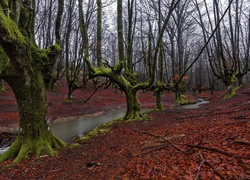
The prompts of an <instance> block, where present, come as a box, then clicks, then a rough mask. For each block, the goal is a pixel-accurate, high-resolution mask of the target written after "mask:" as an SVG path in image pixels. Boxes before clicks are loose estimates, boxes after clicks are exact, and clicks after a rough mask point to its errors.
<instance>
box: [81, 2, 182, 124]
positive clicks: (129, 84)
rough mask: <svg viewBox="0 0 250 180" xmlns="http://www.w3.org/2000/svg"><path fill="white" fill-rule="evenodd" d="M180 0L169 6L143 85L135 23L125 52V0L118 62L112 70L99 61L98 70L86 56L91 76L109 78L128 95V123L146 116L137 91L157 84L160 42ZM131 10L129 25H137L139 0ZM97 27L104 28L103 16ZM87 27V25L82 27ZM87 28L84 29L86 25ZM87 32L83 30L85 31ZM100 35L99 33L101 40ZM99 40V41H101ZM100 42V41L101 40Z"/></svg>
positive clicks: (119, 27) (120, 15)
mask: <svg viewBox="0 0 250 180" xmlns="http://www.w3.org/2000/svg"><path fill="white" fill-rule="evenodd" d="M178 2H179V1H175V0H173V1H171V3H169V11H168V14H167V16H166V18H165V19H164V21H163V23H162V25H161V27H160V31H159V32H160V33H159V36H158V38H157V43H156V48H155V51H154V55H153V63H152V66H151V67H150V69H151V72H152V74H151V76H150V77H149V78H148V80H147V81H146V82H143V83H139V82H138V74H137V73H136V72H135V70H134V67H133V65H132V63H131V61H132V59H131V58H132V54H131V52H132V50H131V48H132V47H131V44H130V43H132V42H133V29H134V28H132V27H134V26H133V25H132V24H130V25H128V27H129V28H128V32H127V34H128V36H127V38H128V41H127V42H129V44H128V45H129V48H127V50H128V51H127V54H126V55H125V50H124V42H125V40H124V28H123V1H122V0H118V1H117V34H118V52H119V55H118V56H119V57H118V63H117V64H116V65H115V66H110V65H108V67H105V66H104V64H103V62H102V59H101V58H98V59H97V61H98V62H97V64H98V67H94V66H93V64H92V63H91V61H90V60H89V59H88V58H87V57H86V56H85V60H86V62H87V64H88V67H89V69H90V72H91V74H90V75H91V77H92V78H93V77H98V76H102V77H107V78H109V79H110V80H111V81H112V82H114V83H116V84H117V85H118V86H119V88H120V89H121V90H122V91H123V92H124V94H125V96H126V101H127V112H126V114H125V116H124V117H123V119H124V120H129V119H140V118H141V117H142V113H141V107H140V102H139V100H138V97H137V92H138V91H139V90H141V89H146V88H148V87H149V86H150V85H152V84H153V82H154V78H155V67H156V62H157V59H158V52H159V48H160V44H161V43H160V42H161V40H162V38H163V34H164V31H165V28H166V26H167V23H168V21H169V18H170V15H171V13H172V11H173V9H174V8H175V6H176V4H177V3H178ZM81 4H82V1H81V0H79V5H81ZM97 5H98V10H97V11H98V12H97V14H101V13H102V8H101V7H102V5H101V1H100V0H97ZM128 7H129V11H128V12H129V14H130V15H129V16H128V18H129V19H128V22H131V23H132V22H134V23H135V21H131V19H130V18H134V16H132V14H131V13H132V11H131V10H132V9H133V8H135V7H136V1H134V0H132V1H128ZM81 9H82V7H79V10H80V11H81ZM79 14H81V15H83V13H82V12H79ZM97 17H98V19H97V23H98V24H97V28H101V26H100V24H101V20H102V19H101V16H99V15H98V16H97ZM80 19H81V20H82V19H84V18H83V17H80ZM82 26H83V24H82ZM83 27H84V26H83ZM82 29H83V28H82ZM97 32H98V33H100V32H102V31H101V30H100V29H99V30H97ZM84 34H85V35H86V34H87V33H86V31H85V32H83V36H82V37H84ZM99 35H100V34H97V37H98V36H99ZM97 41H98V39H97ZM99 41H100V39H99ZM97 45H98V47H99V46H100V45H101V43H100V42H97Z"/></svg>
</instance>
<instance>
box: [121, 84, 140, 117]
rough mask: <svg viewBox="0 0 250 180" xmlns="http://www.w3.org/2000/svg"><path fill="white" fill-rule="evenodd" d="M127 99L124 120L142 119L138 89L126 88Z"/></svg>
mask: <svg viewBox="0 0 250 180" xmlns="http://www.w3.org/2000/svg"><path fill="white" fill-rule="evenodd" d="M125 95H126V100H127V112H126V114H125V116H124V117H123V119H124V120H133V119H136V120H137V119H140V118H141V117H143V116H142V114H141V105H140V102H139V100H138V96H137V90H133V89H132V88H127V89H126V90H125Z"/></svg>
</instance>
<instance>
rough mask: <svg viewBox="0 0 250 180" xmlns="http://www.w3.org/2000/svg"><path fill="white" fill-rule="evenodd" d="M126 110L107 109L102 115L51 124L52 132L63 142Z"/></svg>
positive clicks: (112, 118)
mask: <svg viewBox="0 0 250 180" xmlns="http://www.w3.org/2000/svg"><path fill="white" fill-rule="evenodd" d="M125 113H126V110H125V109H123V110H114V111H109V112H107V113H106V114H104V115H102V116H96V117H85V118H78V119H75V120H71V121H65V122H62V123H56V124H52V125H51V128H52V132H53V134H54V135H55V136H56V137H58V138H60V139H61V140H63V141H65V142H69V141H70V140H71V139H72V138H73V137H75V136H81V135H82V134H83V133H86V132H88V131H90V130H92V129H93V128H95V127H97V126H100V125H102V124H104V123H106V122H109V121H112V120H114V119H117V118H120V117H122V116H123V115H125Z"/></svg>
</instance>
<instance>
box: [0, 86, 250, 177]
mask: <svg viewBox="0 0 250 180" xmlns="http://www.w3.org/2000/svg"><path fill="white" fill-rule="evenodd" d="M92 92H93V85H91V84H90V85H89V86H88V88H87V90H80V89H79V90H76V92H74V95H73V97H74V99H75V100H76V102H75V103H65V102H64V100H65V98H66V95H67V86H66V85H65V81H60V83H59V84H58V86H57V87H56V88H55V90H51V91H50V92H49V101H48V106H49V116H50V119H51V121H52V122H53V121H61V120H62V119H64V120H65V119H66V120H70V119H73V118H72V117H74V118H75V117H81V116H89V115H95V114H98V113H99V112H106V111H110V110H113V109H124V108H126V101H125V96H124V94H122V93H120V92H118V93H115V89H114V88H112V87H109V88H108V89H104V88H100V89H99V90H98V91H97V92H96V93H95V94H94V96H93V97H92V98H91V99H90V100H89V101H88V102H87V103H85V102H84V100H86V99H87V98H88V97H89V95H90V94H91V93H92ZM187 94H189V96H188V97H189V98H190V97H191V98H196V97H197V95H196V96H193V95H192V94H191V92H187ZM224 95H225V92H215V94H214V95H212V96H211V95H210V94H209V93H208V92H206V93H202V94H201V95H198V96H200V97H202V98H205V99H210V103H209V104H204V105H201V107H200V108H199V109H193V110H190V109H183V108H181V107H180V106H178V105H177V104H176V103H175V101H174V93H173V92H164V94H163V104H164V107H165V110H163V111H152V112H150V113H149V116H150V117H151V120H150V121H134V122H129V123H126V122H118V123H115V124H113V125H111V130H110V131H109V132H107V133H104V134H101V135H99V136H98V137H95V138H91V139H89V140H87V141H86V142H84V143H82V144H81V145H80V146H78V147H76V148H74V149H68V148H65V149H62V150H59V153H58V155H57V156H55V157H49V156H42V157H35V156H34V155H31V156H30V157H29V158H28V159H26V160H24V161H22V162H21V163H20V164H18V165H14V166H7V165H8V164H10V163H11V160H8V161H6V162H4V163H2V164H1V165H0V169H1V170H0V179H1V180H5V179H6V180H9V179H20V180H23V179H72V180H73V179H74V180H75V179H86V180H92V179H93V180H97V179H105V180H106V179H117V180H119V179H136V180H137V179H183V180H185V179H187V180H189V179H204V180H207V179H211V180H212V179H213V180H214V179H218V180H219V179H250V120H249V118H250V111H249V110H250V87H249V86H244V87H241V88H240V89H239V90H237V94H236V96H235V97H233V98H231V99H228V100H223V96H224ZM139 99H140V101H141V106H142V108H154V107H155V97H154V96H153V92H145V93H143V92H139ZM0 100H1V101H0V102H1V104H0V123H1V125H2V126H1V127H2V128H1V131H6V130H13V129H14V128H11V127H12V126H14V124H15V123H18V113H17V106H16V103H15V98H14V96H13V94H12V93H11V91H10V90H8V91H7V92H5V93H3V92H1V94H0Z"/></svg>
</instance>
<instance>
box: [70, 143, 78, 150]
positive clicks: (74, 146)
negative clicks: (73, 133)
mask: <svg viewBox="0 0 250 180" xmlns="http://www.w3.org/2000/svg"><path fill="white" fill-rule="evenodd" d="M79 146H80V144H79V143H73V144H71V145H70V146H69V147H68V148H69V149H74V148H76V147H79Z"/></svg>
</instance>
